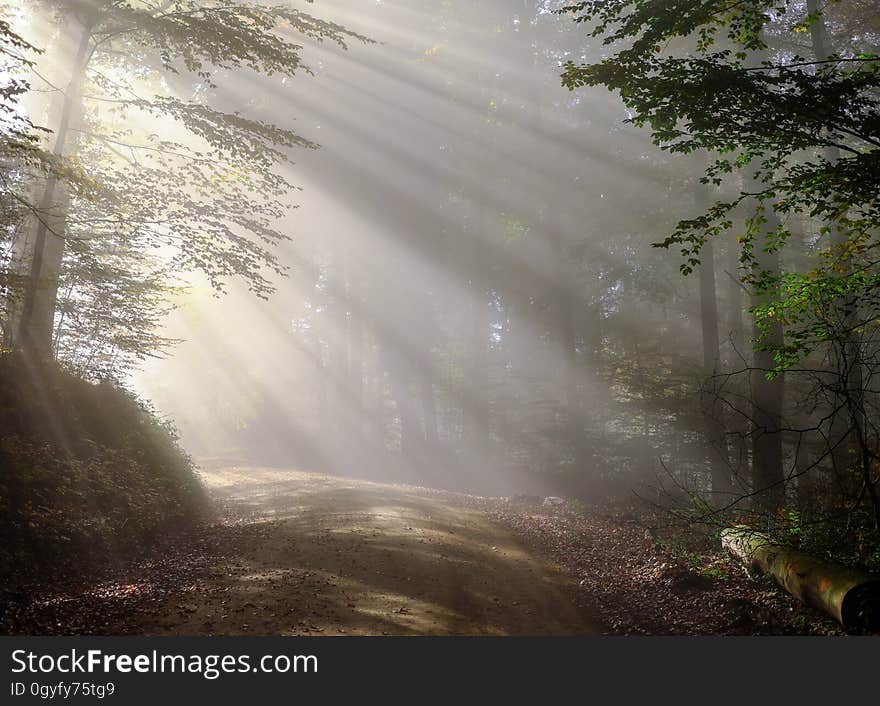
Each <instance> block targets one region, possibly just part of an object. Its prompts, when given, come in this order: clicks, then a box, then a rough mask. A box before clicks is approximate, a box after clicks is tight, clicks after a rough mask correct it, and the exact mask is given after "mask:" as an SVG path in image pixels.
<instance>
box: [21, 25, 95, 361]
mask: <svg viewBox="0 0 880 706" xmlns="http://www.w3.org/2000/svg"><path fill="white" fill-rule="evenodd" d="M70 21H75V20H74V19H73V18H71V20H70ZM90 40H91V32H90V28H89V27H87V26H85V25H83V26H82V27H81V34H80V38H79V42H78V46H77V50H76V55H75V57H74V59H73V69H72V72H71V78H70V82H69V84H68V86H67V90H66V92H65V95H64V102H63V104H62V108H61V116H60V121H59V125H58V129H57V130H56V131H55V144H54V146H53V148H52V154H53V156H55V157H62V156H64V154H65V153H66V149H67V145H68V140H69V138H70V133H71V132H72V131H73V130H75V129H76V127H77V125H78V123H79V121H80V115H81V112H82V95H81V90H82V80H83V76H84V75H85V70H86V66H87V64H88V56H89V45H90ZM67 207H68V196H67V189H66V185H65V184H64V183H63V182H62V181H60V180H59V179H58V178H57V177H56V175H55V174H50V175H49V177H48V178H47V180H46V185H45V187H44V189H43V194H42V196H41V197H40V200H39V204H38V214H37V218H36V223H35V224H34V237H33V249H32V252H31V254H30V257H29V258H27V259H29V260H30V262H27V259H26V260H25V262H24V263H23V264H24V265H25V267H26V268H27V276H26V281H25V286H24V292H23V296H22V301H21V303H20V306H15V307H14V309H13V311H12V312H10V313H11V314H12V316H13V320H12V326H11V329H12V331H13V341H12V342H13V345H14V346H16V347H19V348H22V349H24V350H27V351H28V352H30V353H33V354H35V355H37V356H39V357H43V358H48V357H51V355H52V334H53V330H54V326H53V323H54V320H55V306H56V300H57V296H58V284H59V279H58V278H59V276H60V272H61V263H62V260H63V257H64V238H63V236H64V233H63V230H64V223H65V220H66V211H67Z"/></svg>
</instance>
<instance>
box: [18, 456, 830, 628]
mask: <svg viewBox="0 0 880 706" xmlns="http://www.w3.org/2000/svg"><path fill="white" fill-rule="evenodd" d="M202 476H203V479H204V481H205V483H206V485H207V486H208V488H209V491H210V494H211V496H212V499H213V502H214V505H215V507H216V511H217V517H216V518H215V519H214V520H213V521H211V522H209V523H207V524H204V525H202V526H200V527H199V528H197V529H196V530H194V531H192V532H190V533H187V534H185V535H181V536H177V537H175V538H174V539H173V540H170V541H169V543H168V544H167V545H166V546H164V547H162V548H160V549H159V550H157V551H152V552H150V553H149V554H148V555H147V556H146V558H145V559H142V560H140V561H138V562H135V563H132V564H130V565H128V566H126V567H123V568H118V567H117V568H114V569H111V570H109V571H108V573H107V575H106V576H104V577H103V578H102V579H101V580H100V581H97V582H95V581H94V580H92V581H91V582H89V583H85V584H81V585H76V584H69V583H67V582H66V580H59V581H57V582H55V583H54V584H50V585H46V586H44V587H43V589H42V590H40V591H38V592H36V593H34V594H32V595H31V594H29V593H28V594H24V593H22V594H19V595H18V596H13V597H12V600H9V601H8V602H7V605H6V610H5V619H4V622H5V625H4V631H5V632H11V633H19V634H134V635H141V634H148V635H150V634H155V635H172V634H177V635H591V634H609V633H617V634H754V633H756V632H762V633H767V632H770V633H792V632H814V633H816V632H818V633H823V632H829V631H832V632H833V631H834V630H835V628H834V627H833V626H832V625H831V624H830V623H828V621H825V620H822V619H821V618H820V617H819V616H818V615H813V614H809V613H804V612H803V610H802V609H800V608H798V607H797V606H796V605H795V603H794V602H793V600H791V599H790V598H789V597H787V596H786V595H785V594H783V593H782V592H780V591H778V590H776V589H774V588H773V587H772V586H771V585H769V584H760V583H757V584H756V583H755V582H753V581H750V580H749V579H748V577H746V576H745V575H744V574H743V573H742V572H741V571H739V569H738V568H737V567H735V566H732V565H730V564H729V563H725V562H724V561H723V560H716V561H715V562H714V563H712V564H711V565H703V566H700V565H697V564H695V563H694V562H691V563H690V564H687V563H684V562H682V560H681V558H680V557H679V558H676V557H673V556H672V554H671V553H670V552H669V551H668V550H665V549H663V548H662V547H660V546H658V545H657V544H655V543H654V542H653V541H651V540H649V539H647V538H646V537H645V535H644V530H643V529H641V528H639V527H638V526H636V525H630V524H628V523H626V522H625V521H622V520H621V519H619V518H618V519H612V518H611V517H609V516H607V515H602V514H591V513H584V512H581V511H578V510H575V509H574V508H570V507H567V506H565V505H563V506H561V507H545V506H543V504H542V503H541V502H540V501H538V500H536V499H532V498H522V497H520V498H486V497H478V496H471V495H461V494H456V493H448V492H445V491H438V490H431V489H427V488H416V487H412V486H403V485H388V484H379V483H372V482H368V481H363V480H355V479H351V478H339V477H331V476H326V475H320V474H312V473H305V472H298V471H289V470H280V469H267V468H252V467H223V468H213V469H208V470H203V471H202Z"/></svg>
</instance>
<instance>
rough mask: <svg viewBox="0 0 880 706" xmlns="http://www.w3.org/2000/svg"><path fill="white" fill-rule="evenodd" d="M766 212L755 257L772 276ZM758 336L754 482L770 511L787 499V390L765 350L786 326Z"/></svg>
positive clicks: (773, 255) (752, 183) (773, 324)
mask: <svg viewBox="0 0 880 706" xmlns="http://www.w3.org/2000/svg"><path fill="white" fill-rule="evenodd" d="M747 185H748V188H749V189H750V190H751V191H752V192H757V191H758V190H760V187H761V184H760V182H758V181H757V180H756V179H755V178H754V176H751V177H750V178H749V179H748V180H747ZM766 208H767V209H768V210H767V211H766V212H765V213H764V217H765V219H766V223H765V224H764V226H763V232H762V234H761V236H759V238H758V242H756V243H755V248H754V252H755V261H756V265H757V267H758V269H759V271H760V272H762V273H766V274H767V276H768V277H770V278H776V277H778V276H779V274H780V262H779V253H778V252H776V251H774V252H767V247H768V246H767V236H768V235H769V234H770V233H772V232H773V231H775V229H776V227H777V226H778V220H777V218H776V214H775V213H774V212H773V211H772V206H770V205H768V206H767V207H766ZM774 295H775V290H771V291H769V292H761V291H755V292H753V294H752V305H753V306H758V305H762V304H765V303H766V302H767V301H768V300H772V298H773V297H774ZM752 335H753V338H754V340H755V347H756V348H755V353H754V359H753V361H752V370H751V380H750V382H751V397H752V409H751V422H752V485H753V491H754V492H755V493H756V494H757V495H756V498H755V502H756V508H757V509H759V510H761V511H763V512H766V513H768V515H769V514H771V513H773V512H775V511H776V509H777V508H779V507H780V505H782V503H783V500H784V499H785V472H784V469H783V453H782V448H783V444H782V442H783V434H782V433H781V430H782V405H783V396H784V391H785V376H784V375H783V374H779V375H776V376H774V377H773V378H772V379H771V378H769V377H768V374H769V373H770V372H771V371H773V369H774V368H775V367H776V360H775V358H774V353H773V351H772V350H763V348H764V347H766V346H771V347H775V346H781V345H782V342H783V329H782V325H781V324H780V323H779V321H778V319H777V318H773V319H772V320H771V321H770V324H769V330H768V331H766V332H764V331H762V330H761V329H760V328H759V327H758V324H757V322H755V324H754V326H753V330H752Z"/></svg>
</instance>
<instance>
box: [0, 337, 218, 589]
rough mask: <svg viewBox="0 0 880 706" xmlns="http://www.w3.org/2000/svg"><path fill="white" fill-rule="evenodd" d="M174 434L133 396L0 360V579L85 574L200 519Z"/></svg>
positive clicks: (199, 503)
mask: <svg viewBox="0 0 880 706" xmlns="http://www.w3.org/2000/svg"><path fill="white" fill-rule="evenodd" d="M204 508H205V499H204V494H203V489H202V487H201V485H200V483H199V481H198V478H197V477H196V475H195V472H194V469H193V466H192V462H191V460H190V459H189V458H188V457H187V456H186V454H185V453H183V451H182V450H181V449H180V447H179V446H178V444H177V437H176V434H175V432H174V430H173V428H172V427H171V426H170V425H168V424H166V423H164V422H162V421H160V420H159V419H157V418H156V416H155V415H153V414H152V413H151V412H150V410H149V409H147V408H146V407H145V406H144V405H143V404H142V403H141V402H139V401H138V400H137V399H136V398H135V397H134V395H132V394H130V393H129V392H127V391H125V390H122V389H120V388H119V387H117V386H115V385H113V384H109V383H98V384H94V383H90V382H87V381H85V380H81V379H79V378H77V377H75V376H73V375H71V374H69V373H67V372H65V371H63V370H60V369H59V368H57V367H56V366H53V365H35V364H33V363H31V362H29V361H27V360H26V359H24V358H23V357H22V356H20V355H17V354H13V353H8V352H7V353H3V354H2V355H0V579H2V580H3V582H4V584H6V585H10V584H12V583H19V582H20V583H25V582H27V581H28V580H30V579H31V578H33V577H34V575H36V574H38V573H39V572H43V571H46V570H49V569H50V568H51V569H59V568H61V569H65V568H66V569H72V568H74V567H80V568H82V569H84V570H85V569H88V568H89V567H91V566H94V565H96V564H98V563H101V564H104V563H107V562H108V561H113V560H114V559H116V558H122V557H130V556H132V555H134V554H137V553H139V552H142V551H143V550H144V549H145V548H147V547H148V546H149V545H150V544H151V543H153V542H154V541H156V540H157V539H158V538H159V537H161V536H162V535H164V534H168V533H173V532H175V531H179V530H180V529H181V528H183V527H184V526H186V525H187V524H189V523H192V522H193V521H194V520H196V519H198V518H199V516H200V515H201V514H202V512H203V510H204Z"/></svg>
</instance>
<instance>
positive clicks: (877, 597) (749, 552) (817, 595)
mask: <svg viewBox="0 0 880 706" xmlns="http://www.w3.org/2000/svg"><path fill="white" fill-rule="evenodd" d="M721 544H722V546H723V547H724V548H725V549H726V550H727V551H728V552H730V554H732V555H733V556H734V557H736V558H737V559H739V560H740V561H741V562H743V564H745V565H746V566H747V567H749V568H751V569H753V570H755V571H759V572H761V573H764V574H768V575H770V576H772V577H773V579H774V580H775V581H776V582H777V583H778V584H779V585H780V586H782V587H783V588H784V589H785V590H786V591H788V592H789V593H790V594H791V595H793V596H794V597H795V598H797V599H798V600H800V601H802V602H803V603H806V604H807V605H809V606H811V607H813V608H817V609H819V610H821V611H824V612H825V613H827V614H828V615H830V616H832V617H833V618H834V619H835V620H837V621H838V622H839V623H840V624H841V625H843V626H844V627H845V628H846V629H847V630H851V631H854V632H877V631H880V576H875V575H871V574H868V573H865V572H863V571H859V570H857V569H851V568H848V567H845V566H841V565H839V564H833V563H831V562H826V561H822V560H820V559H816V558H815V557H812V556H810V555H809V554H805V553H804V552H800V551H797V550H795V549H789V548H787V547H783V546H779V545H778V544H774V543H773V542H771V541H770V539H769V537H767V535H765V534H762V533H760V532H755V531H754V530H752V529H751V528H749V527H746V526H743V525H739V526H736V527H730V528H728V529H725V530H724V531H723V532H722V533H721Z"/></svg>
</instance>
